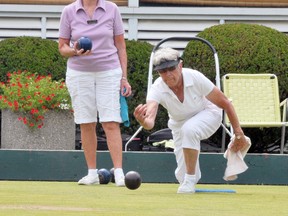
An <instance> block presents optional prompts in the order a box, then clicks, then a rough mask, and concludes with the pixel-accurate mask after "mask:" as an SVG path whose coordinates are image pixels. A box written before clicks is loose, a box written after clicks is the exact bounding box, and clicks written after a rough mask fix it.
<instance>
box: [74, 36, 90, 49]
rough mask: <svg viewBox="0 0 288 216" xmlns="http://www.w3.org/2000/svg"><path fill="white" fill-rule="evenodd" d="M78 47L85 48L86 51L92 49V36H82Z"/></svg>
mask: <svg viewBox="0 0 288 216" xmlns="http://www.w3.org/2000/svg"><path fill="white" fill-rule="evenodd" d="M77 49H79V50H80V49H83V50H84V52H86V51H87V50H91V49H92V41H91V39H90V38H88V37H81V38H80V39H79V40H78V46H77Z"/></svg>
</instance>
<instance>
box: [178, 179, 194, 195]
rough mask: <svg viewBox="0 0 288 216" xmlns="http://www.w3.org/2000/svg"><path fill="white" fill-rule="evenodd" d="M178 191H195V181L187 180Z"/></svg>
mask: <svg viewBox="0 0 288 216" xmlns="http://www.w3.org/2000/svg"><path fill="white" fill-rule="evenodd" d="M177 193H195V183H194V182H193V181H186V180H184V182H183V183H182V184H181V185H180V186H179V188H178V191H177Z"/></svg>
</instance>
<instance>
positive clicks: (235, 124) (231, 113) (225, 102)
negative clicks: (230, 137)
mask: <svg viewBox="0 0 288 216" xmlns="http://www.w3.org/2000/svg"><path fill="white" fill-rule="evenodd" d="M206 98H207V99H208V100H209V101H211V102H212V103H214V104H215V105H217V106H218V107H220V108H222V109H223V110H224V111H225V112H226V114H227V116H228V118H229V120H230V122H231V125H232V128H233V131H234V133H235V135H240V136H241V138H240V140H236V139H235V142H234V145H233V148H234V150H235V151H237V150H239V149H242V148H243V147H244V145H245V144H246V140H245V138H244V133H243V131H242V128H241V126H240V123H239V120H238V117H237V114H236V112H235V109H234V107H233V105H232V103H231V102H230V101H229V99H228V98H227V97H226V96H225V95H224V94H223V92H221V91H220V90H219V89H218V88H217V87H214V89H213V90H212V92H211V93H210V94H208V95H207V96H206Z"/></svg>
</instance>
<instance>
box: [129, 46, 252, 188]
mask: <svg viewBox="0 0 288 216" xmlns="http://www.w3.org/2000/svg"><path fill="white" fill-rule="evenodd" d="M153 65H154V70H155V71H157V72H158V73H159V74H160V77H159V78H158V79H156V80H155V82H154V83H153V85H152V86H151V89H150V90H149V92H148V95H147V98H146V104H140V105H138V106H137V107H136V108H135V111H134V116H135V118H136V119H137V121H138V122H139V123H140V124H141V125H142V126H143V127H144V128H145V129H147V130H150V129H152V128H153V127H154V123H155V118H156V115H157V110H158V106H159V104H161V105H162V106H163V107H164V108H166V109H167V111H168V114H169V121H168V127H169V128H170V129H171V130H172V135H173V141H174V145H175V148H174V154H175V157H176V161H177V168H176V170H175V176H176V178H177V180H178V181H179V183H180V186H179V188H178V191H177V193H194V192H195V184H197V182H198V181H199V179H200V178H201V171H200V166H199V152H200V141H201V140H203V139H207V138H209V137H210V136H211V135H212V134H214V133H215V132H216V131H217V129H218V128H219V127H220V125H221V121H222V109H224V110H225V112H226V113H227V115H228V117H229V119H230V121H231V124H232V127H233V130H234V133H235V135H236V137H237V139H236V140H235V142H234V145H233V146H232V149H233V150H234V151H238V150H240V149H242V148H243V146H245V145H246V140H245V137H244V134H243V131H242V129H241V127H240V125H239V121H238V118H237V115H236V113H235V111H234V108H233V106H232V104H231V103H230V101H229V100H228V99H227V98H226V97H225V95H224V94H223V93H222V92H221V91H220V90H219V89H218V88H217V87H216V86H215V85H214V84H213V83H212V82H211V81H210V80H209V79H208V78H206V77H205V76H204V75H203V74H202V73H200V72H198V71H196V70H192V69H188V68H182V60H181V58H180V54H179V52H178V51H177V50H174V49H171V48H160V49H158V50H157V51H156V52H155V55H154V58H153Z"/></svg>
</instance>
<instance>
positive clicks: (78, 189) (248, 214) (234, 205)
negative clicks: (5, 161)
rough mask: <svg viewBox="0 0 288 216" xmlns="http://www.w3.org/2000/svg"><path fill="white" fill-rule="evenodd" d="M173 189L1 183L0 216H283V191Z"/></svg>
mask: <svg viewBox="0 0 288 216" xmlns="http://www.w3.org/2000/svg"><path fill="white" fill-rule="evenodd" d="M177 188H178V184H148V183H143V184H142V185H141V187H140V188H139V189H137V190H129V189H127V188H125V187H121V188H119V187H116V186H115V185H114V184H112V183H109V184H108V185H94V186H78V185H77V183H75V182H35V181H0V214H1V215H3V216H11V215H21V216H26V215H27V216H28V215H29V216H33V215H49V216H50V215H61V216H62V215H77V216H79V215H81V216H82V215H84V216H86V215H87V216H89V215H93V216H95V215H101V216H102V215H109V216H111V215H125V216H127V215H134V216H141V215H145V216H149V215H157V216H161V215H163V216H167V215H177V216H178V215H179V216H180V215H181V216H185V215H189V216H190V215H193V216H198V215H201V216H202V215H203V216H210V215H213V216H218V215H219V216H220V215H221V216H225V215H227V216H228V215H229V216H237V215H241V216H242V215H245V216H253V215H255V216H256V215H257V216H259V215H261V216H265V215H269V216H280V215H287V212H288V210H287V209H288V207H287V203H288V187H287V186H260V185H259V186H255V185H197V188H201V189H205V188H206V189H207V188H208V189H233V190H236V193H232V194H231V193H196V194H176V191H177Z"/></svg>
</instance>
